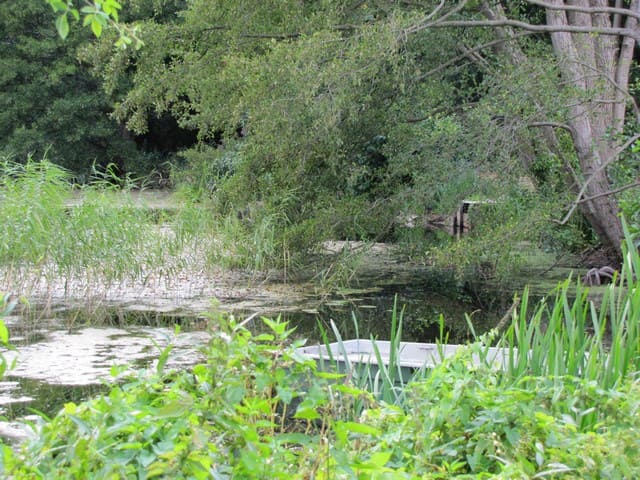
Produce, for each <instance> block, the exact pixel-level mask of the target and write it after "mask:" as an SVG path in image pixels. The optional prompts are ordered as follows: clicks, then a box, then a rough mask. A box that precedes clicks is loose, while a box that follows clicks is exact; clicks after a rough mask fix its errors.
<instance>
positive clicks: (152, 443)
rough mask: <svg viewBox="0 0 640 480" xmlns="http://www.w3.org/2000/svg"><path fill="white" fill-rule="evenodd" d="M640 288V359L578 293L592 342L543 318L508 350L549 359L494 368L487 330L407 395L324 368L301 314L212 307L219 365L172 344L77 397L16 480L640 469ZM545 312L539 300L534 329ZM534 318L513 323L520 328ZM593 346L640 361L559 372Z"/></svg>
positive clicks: (8, 460) (562, 473)
mask: <svg viewBox="0 0 640 480" xmlns="http://www.w3.org/2000/svg"><path fill="white" fill-rule="evenodd" d="M634 262H636V265H635V266H634V267H633V268H636V267H638V266H639V265H637V263H638V257H637V256H636V257H635V260H634ZM636 286H637V283H636ZM611 289H613V287H611ZM637 290H638V289H637V288H635V289H633V290H629V291H628V293H623V294H621V296H620V298H619V302H620V305H621V307H623V310H624V311H625V312H626V313H622V310H621V311H620V313H621V315H618V314H613V315H612V323H611V329H612V330H613V331H616V330H617V329H621V330H623V331H625V332H626V331H627V330H629V331H633V332H636V333H634V334H633V335H634V336H630V335H631V334H629V335H627V334H626V333H624V334H620V336H619V337H617V341H619V342H621V343H624V345H622V347H623V348H624V349H625V350H628V352H629V353H630V355H629V356H628V357H626V358H625V359H620V358H619V356H618V354H617V353H615V352H614V351H611V353H607V352H606V351H605V350H603V349H601V347H602V346H603V345H604V342H603V339H602V338H598V337H597V336H596V337H594V338H595V343H592V340H590V339H588V338H586V337H585V335H584V334H583V333H582V332H576V331H575V330H572V328H571V327H572V326H575V325H574V323H575V321H576V319H575V314H576V312H577V310H579V308H580V307H581V306H582V307H588V306H589V302H586V301H585V299H581V298H578V299H577V300H576V308H574V309H570V310H568V311H567V310H564V309H563V304H564V302H566V301H567V297H566V291H565V292H564V293H561V294H560V298H559V305H560V307H559V308H558V309H557V310H554V313H553V314H552V323H553V321H558V322H560V323H561V324H563V326H564V327H563V328H562V330H561V331H558V332H557V333H559V334H561V335H565V336H566V337H567V338H569V339H570V340H571V341H570V342H569V345H572V347H578V348H577V350H576V349H575V348H573V349H569V350H563V351H559V350H555V349H554V348H553V347H554V346H557V345H555V344H554V343H553V339H552V337H553V335H554V334H553V333H551V334H547V333H546V332H543V331H540V330H537V329H536V328H535V327H534V328H533V329H531V330H529V332H530V333H531V338H528V339H526V340H524V341H521V340H518V341H517V342H516V343H515V344H512V345H511V346H512V347H513V346H517V347H518V350H513V349H507V351H508V352H510V353H509V356H510V357H511V359H513V358H514V354H515V355H517V352H518V351H519V352H523V351H526V350H525V349H524V348H523V347H525V343H526V342H530V343H529V345H530V346H531V348H532V350H531V358H536V359H537V360H542V362H540V363H537V361H532V362H528V360H527V358H529V357H527V356H526V355H525V356H524V357H525V358H524V361H523V360H522V359H521V360H520V361H517V362H516V365H525V364H526V365H529V366H527V367H526V368H525V369H524V370H520V369H518V368H517V367H516V368H513V365H512V366H509V365H508V364H507V365H506V367H505V368H501V367H500V366H498V365H496V364H494V363H493V361H492V360H488V361H486V362H484V361H480V362H479V363H478V358H480V359H482V358H483V353H482V352H485V351H486V349H485V346H484V345H485V344H486V341H487V340H488V338H485V339H484V340H481V341H479V342H478V343H476V344H473V345H471V346H469V347H467V348H463V349H461V350H459V352H458V353H457V354H456V355H455V356H453V357H450V358H448V359H445V360H444V361H443V362H442V363H441V364H439V365H438V366H436V367H435V368H433V369H432V370H429V371H427V372H421V373H420V374H419V378H417V379H416V380H415V381H413V382H412V383H409V384H408V385H405V387H404V388H405V391H404V394H403V395H402V397H401V398H402V402H401V403H399V404H397V405H392V404H389V403H385V402H384V401H382V400H380V399H379V398H378V397H377V395H381V396H384V395H383V394H381V393H380V392H377V395H373V394H372V393H370V392H368V391H366V390H363V389H360V388H356V387H355V386H354V385H353V381H354V380H355V378H354V377H353V373H354V372H349V374H348V375H347V376H344V375H337V374H333V373H324V372H322V371H319V370H318V369H317V366H316V364H315V363H314V362H313V361H311V360H308V359H305V358H303V357H301V356H300V355H299V354H298V353H297V352H296V350H295V347H296V345H297V343H295V342H294V343H291V342H290V339H289V337H290V335H291V333H292V330H289V329H288V327H287V325H286V323H283V322H280V321H278V320H275V321H273V320H268V319H264V322H265V323H266V325H267V327H268V329H267V331H266V333H263V334H260V335H252V334H251V333H250V332H249V331H247V330H245V329H244V328H243V327H242V326H241V325H236V324H235V322H234V320H233V319H232V318H231V319H224V318H220V317H212V320H213V321H212V323H211V327H212V340H211V343H210V344H209V345H208V346H207V348H206V350H205V352H204V353H205V355H206V362H204V363H201V364H198V365H196V366H194V367H193V368H191V369H190V370H189V371H182V372H176V371H165V368H164V366H165V363H166V361H167V358H168V355H170V348H168V349H166V350H164V351H163V352H162V354H161V355H160V358H159V360H158V362H157V365H156V366H155V368H154V369H152V370H144V371H140V372H138V375H137V377H136V378H134V379H129V381H127V382H125V383H123V384H122V385H119V386H115V387H113V388H112V390H111V392H110V393H109V394H107V395H104V396H101V397H98V398H96V399H94V400H90V401H87V402H84V403H82V404H79V405H78V404H74V403H68V404H67V405H65V407H64V409H63V410H62V411H61V412H60V413H59V414H58V415H56V416H55V417H54V418H53V419H51V420H50V421H46V422H45V423H44V424H43V425H41V426H40V427H38V430H37V431H38V435H37V437H36V438H34V439H33V440H31V441H30V442H28V443H27V444H25V445H24V446H23V447H22V449H21V450H19V451H18V452H15V451H13V450H12V449H11V448H10V447H8V446H7V447H4V450H3V457H2V469H3V470H4V472H5V474H6V475H8V476H9V477H10V478H16V479H21V478H34V477H36V478H61V477H79V478H156V477H157V478H203V479H204V478H218V479H226V478H300V479H302V478H318V479H329V478H345V479H348V478H353V479H356V478H358V479H360V478H362V479H364V478H380V479H383V478H384V479H418V478H432V479H436V478H443V479H444V478H505V479H506V478H530V477H535V478H581V479H586V478H594V479H595V478H635V477H637V476H638V474H640V471H639V470H638V465H637V462H635V455H636V452H637V449H638V448H639V447H640V444H639V443H638V441H639V439H638V436H637V435H635V434H633V433H632V432H635V431H636V430H637V429H638V428H639V427H640V423H639V422H640V416H638V414H637V413H638V408H639V407H640V390H639V388H640V387H639V384H638V380H637V377H636V374H637V371H638V368H639V367H640V365H638V358H639V356H638V353H639V352H638V349H639V348H640V344H639V343H638V341H637V339H638V337H637V336H635V335H636V334H637V324H638V318H639V317H638V314H639V312H640V310H638V307H639V305H640V303H638V300H639V299H640V297H639V296H638V293H637ZM545 308H546V307H545V305H544V304H541V305H539V306H538V307H536V312H535V314H534V319H533V320H532V324H533V325H536V320H535V317H536V315H538V314H539V312H541V311H544V310H545ZM591 308H594V307H593V306H591ZM525 310H526V308H525ZM629 312H631V313H629ZM625 315H626V316H625ZM520 327H521V326H518V323H517V321H515V322H514V324H513V325H512V326H511V327H510V329H509V330H510V331H511V332H514V333H515V334H516V335H518V333H517V332H518V329H519V328H520ZM552 330H553V329H552ZM528 335H529V334H526V335H525V334H523V336H528ZM545 338H546V339H547V340H545ZM590 344H591V346H589V345H590ZM585 351H586V352H588V353H587V355H586V356H584V353H585ZM580 354H582V355H583V360H584V361H585V362H586V363H587V364H591V361H592V358H591V357H592V356H595V357H596V360H597V362H600V365H602V366H605V368H604V370H607V369H606V366H607V365H609V364H611V363H615V364H617V365H622V364H624V366H625V367H626V371H627V373H626V374H625V373H623V374H619V372H612V375H611V376H609V377H607V376H606V375H601V374H600V373H597V376H598V378H596V377H594V376H592V375H591V373H593V372H591V373H589V372H590V370H589V369H583V370H580V369H577V370H574V374H571V373H569V372H565V373H561V371H560V370H558V368H559V367H560V366H561V365H563V364H564V363H565V360H566V358H565V355H568V357H567V358H571V359H573V360H574V361H575V362H576V363H578V362H579V359H580V358H581V357H580ZM120 371H121V370H120V369H117V368H115V369H114V374H117V373H118V372H120ZM610 380H611V381H610ZM369 387H371V385H369ZM389 388H396V387H393V386H390V387H389Z"/></svg>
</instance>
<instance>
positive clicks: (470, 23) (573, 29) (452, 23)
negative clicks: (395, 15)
mask: <svg viewBox="0 0 640 480" xmlns="http://www.w3.org/2000/svg"><path fill="white" fill-rule="evenodd" d="M447 27H471V28H482V27H487V28H496V27H514V28H521V29H523V30H527V31H529V32H537V33H553V32H566V33H587V34H600V35H615V36H618V35H621V36H624V37H630V38H633V39H634V40H635V41H636V42H640V32H637V31H635V30H632V29H629V28H613V27H592V26H580V25H533V24H531V23H527V22H521V21H520V20H512V19H509V18H506V19H502V20H448V21H435V22H433V23H429V24H422V25H415V26H414V27H411V28H410V29H409V30H408V31H409V32H410V33H414V32H418V31H421V30H425V29H428V28H447Z"/></svg>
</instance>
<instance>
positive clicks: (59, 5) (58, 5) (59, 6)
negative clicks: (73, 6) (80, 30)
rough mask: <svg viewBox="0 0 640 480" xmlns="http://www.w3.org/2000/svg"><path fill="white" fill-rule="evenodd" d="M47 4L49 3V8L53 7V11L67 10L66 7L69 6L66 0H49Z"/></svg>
mask: <svg viewBox="0 0 640 480" xmlns="http://www.w3.org/2000/svg"><path fill="white" fill-rule="evenodd" d="M49 5H51V8H53V11H54V12H64V11H66V10H67V8H69V5H67V2H64V1H62V0H49Z"/></svg>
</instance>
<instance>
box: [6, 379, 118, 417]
mask: <svg viewBox="0 0 640 480" xmlns="http://www.w3.org/2000/svg"><path fill="white" fill-rule="evenodd" d="M5 381H6V382H18V385H19V388H20V393H19V394H20V396H24V397H30V398H32V399H33V400H32V401H31V402H24V403H13V404H9V405H5V406H3V407H2V408H3V409H4V410H5V412H4V415H5V416H6V417H8V418H10V419H12V418H19V417H23V416H25V415H30V414H33V412H34V411H36V412H41V413H43V414H45V415H47V416H49V417H52V416H54V415H55V414H56V413H58V411H60V409H61V408H62V407H63V406H64V404H65V403H68V402H74V403H78V402H81V401H83V400H87V399H89V398H91V397H95V396H96V395H99V394H100V393H104V392H107V391H108V389H109V387H108V386H107V385H101V384H91V385H51V384H47V383H44V382H41V381H39V380H33V379H29V378H18V377H10V376H9V377H6V378H5V379H4V380H3V382H5Z"/></svg>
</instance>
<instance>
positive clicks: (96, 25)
mask: <svg viewBox="0 0 640 480" xmlns="http://www.w3.org/2000/svg"><path fill="white" fill-rule="evenodd" d="M91 31H92V32H93V34H94V35H95V36H96V37H97V38H99V37H100V35H102V23H101V22H100V21H99V20H97V17H96V19H95V20H94V21H93V22H91Z"/></svg>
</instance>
